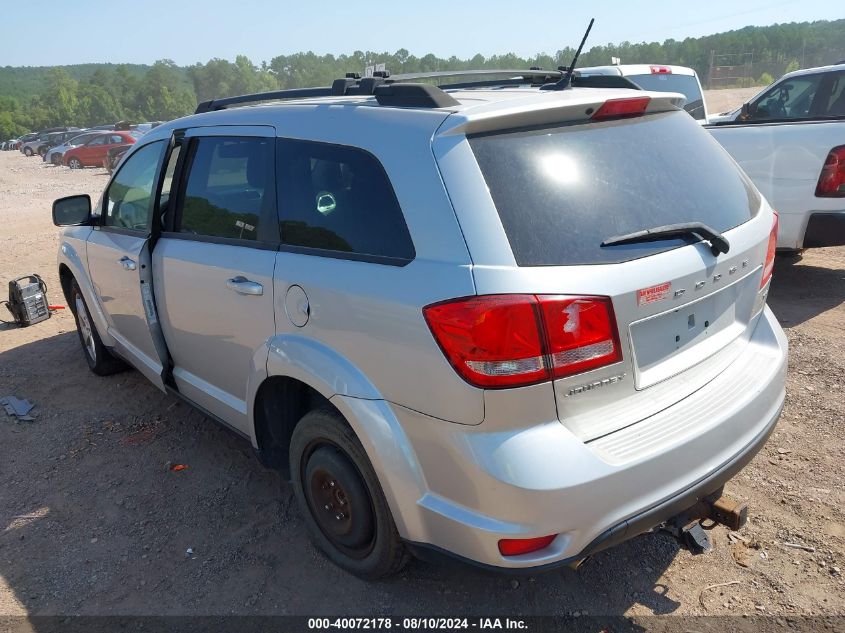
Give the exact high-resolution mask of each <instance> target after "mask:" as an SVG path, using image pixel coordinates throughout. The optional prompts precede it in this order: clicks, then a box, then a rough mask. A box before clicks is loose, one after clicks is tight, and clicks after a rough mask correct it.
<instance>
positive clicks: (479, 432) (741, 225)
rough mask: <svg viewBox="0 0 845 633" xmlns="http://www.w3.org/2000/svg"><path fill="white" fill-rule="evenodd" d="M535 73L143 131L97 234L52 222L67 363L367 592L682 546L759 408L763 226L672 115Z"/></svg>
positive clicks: (657, 98)
mask: <svg viewBox="0 0 845 633" xmlns="http://www.w3.org/2000/svg"><path fill="white" fill-rule="evenodd" d="M549 75H550V77H549V79H550V81H552V82H554V83H553V84H546V85H547V86H552V87H553V88H552V89H551V90H549V89H548V88H546V90H543V91H541V90H539V89H538V88H532V87H531V86H535V85H536V83H535V82H533V79H534V76H533V75H529V76H528V77H527V78H519V79H520V80H522V81H523V82H524V85H525V86H526V89H524V90H523V89H519V90H501V89H498V88H497V87H495V86H490V81H489V80H485V81H483V82H479V84H480V85H479V86H478V87H473V85H472V84H470V83H468V82H466V79H465V78H462V79H461V80H462V82H465V83H463V86H464V88H463V89H453V90H449V89H448V88H447V89H441V88H437V87H435V86H431V85H428V84H420V83H402V78H401V76H400V77H399V78H398V79H397V81H398V82H400V83H396V84H392V83H389V82H383V83H381V84H380V85H379V84H378V83H377V82H375V81H371V80H372V79H380V78H367V79H366V80H360V81H359V80H356V79H353V78H346V79H339V80H337V81H335V82H334V85H333V87H326V88H324V89H315V92H317V93H318V94H316V95H315V96H319V97H320V100H319V101H308V100H303V99H301V91H296V92H294V93H292V94H291V98H292V99H299V100H298V101H294V102H293V103H290V102H286V101H280V102H276V103H268V104H265V105H262V106H261V107H239V108H231V107H228V106H233V105H238V104H239V103H242V102H243V98H240V97H239V98H238V99H240V101H235V102H232V101H228V100H226V99H221V100H220V102H217V101H214V102H208V103H204V104H201V105H200V106H199V108H198V113H197V114H196V115H194V116H191V117H187V118H183V119H180V120H179V121H178V122H171V123H167V124H165V125H162V126H160V127H158V128H156V129H154V130H152V131H151V132H149V133H148V134H146V135H144V137H143V138H142V139H140V140H139V142H138V143H137V144H136V145H133V147H132V148H130V149H129V150H128V153H127V155H126V156H125V157H124V159H123V161H122V162H121V164H120V166H119V167H118V169H117V170H116V171H115V174H114V176H113V177H112V178H111V179H110V180H109V183H108V184H107V186H106V189H105V192H104V194H103V195H102V197H101V198H100V200H101V202H100V203H99V204H98V205H97V208H96V209H92V205H91V199H90V197H89V196H87V195H83V196H72V197H69V198H64V199H62V200H58V201H56V202H55V203H54V206H53V218H54V222H55V223H56V224H58V225H60V226H64V228H63V230H62V235H61V238H60V244H59V249H58V264H59V271H58V272H59V278H60V280H61V285H62V288H63V290H64V293H65V297H66V299H67V302H68V305H69V306H70V307H71V309H72V311H73V314H74V316H75V318H76V322H77V327H78V332H79V338H80V342H81V351H82V353H83V354H84V357H85V359H86V362H87V364H88V365H89V367H90V368H91V370H92V371H93V372H94V373H95V374H99V375H105V374H110V373H114V372H116V371H119V370H121V369H122V368H124V367H125V363H126V362H128V363H129V364H131V365H133V366H135V367H136V368H137V369H138V371H140V372H141V373H142V374H143V375H144V376H145V377H147V378H148V379H149V380H150V381H152V382H153V383H154V384H155V385H156V386H157V387H158V388H159V389H161V390H162V391H168V392H171V393H175V394H178V395H179V396H180V397H181V398H182V399H184V400H185V401H187V402H190V403H192V404H194V405H196V406H197V407H198V408H200V409H201V410H202V411H203V412H204V413H206V414H207V415H208V416H210V417H212V418H214V419H215V420H218V421H221V422H223V423H224V424H226V425H227V426H229V427H231V428H232V429H234V430H235V431H236V432H237V433H239V434H241V435H243V436H244V437H246V438H248V439H249V441H250V442H251V444H252V446H253V447H254V448H255V449H256V451H257V452H258V454H259V455H260V456H261V458H262V459H263V460H264V463H265V464H267V465H268V466H272V467H275V468H278V469H279V470H280V471H281V472H282V473H283V476H285V477H286V478H290V479H291V480H292V481H293V490H294V493H295V496H296V499H297V501H298V503H299V507H300V509H301V512H302V516H303V519H304V524H305V525H306V526H307V528H308V530H309V531H310V533H311V536H312V538H313V540H314V542H315V543H316V544H317V545H318V546H319V547H320V548H321V549H322V550H323V551H324V552H325V553H326V554H327V556H328V557H329V558H330V559H331V560H332V561H334V562H335V563H337V564H338V565H340V566H341V567H342V568H344V569H346V570H348V571H349V572H351V573H353V574H357V575H359V576H361V577H364V578H378V577H382V576H385V575H388V574H391V573H394V572H396V571H397V570H398V569H400V568H401V567H402V565H403V564H404V563H405V562H406V560H407V554H408V552H409V551H412V550H413V551H426V550H429V551H430V550H433V551H436V552H439V553H448V554H452V555H454V556H456V557H458V558H459V559H461V560H464V561H471V562H473V563H477V564H480V565H482V566H485V567H488V568H489V567H493V568H508V569H511V570H516V569H523V570H526V569H529V568H539V569H549V568H551V567H555V566H562V565H569V564H572V563H575V562H579V561H580V560H582V559H583V558H585V557H587V556H589V555H591V554H592V553H593V552H596V551H598V550H601V549H604V548H607V547H610V546H612V545H614V544H616V543H619V542H621V541H623V540H625V539H628V538H632V537H634V536H637V535H638V534H641V533H643V532H645V531H648V530H650V529H652V528H654V527H656V526H658V525H660V524H662V523H664V522H665V521H669V520H672V518H673V517H676V519H675V520H676V521H677V522H678V523H680V525H688V524H690V523H691V521H692V520H691V519H690V518H689V517H690V515H689V514H687V513H686V511H690V512H701V506H702V505H703V506H705V507H710V508H711V509H712V504H713V502H714V501H715V500H716V499H717V498H719V497H720V495H721V492H722V488H723V486H724V484H725V482H726V481H728V480H729V479H731V478H732V477H733V476H734V475H736V474H737V473H738V472H739V471H740V470H741V469H742V468H743V467H744V466H745V465H746V464H747V463H748V462H749V461H750V460H751V458H752V457H753V456H754V455H755V454H756V453H757V452H758V451H759V450H760V449H761V447H762V446H763V445H764V443H765V442H766V440H767V438H768V437H769V435H770V434H771V433H772V431H773V430H774V428H775V425H776V423H777V420H778V417H779V416H780V412H781V408H782V407H783V403H784V398H785V391H784V387H785V379H786V362H787V341H786V337H785V335H784V333H783V331H782V329H781V327H780V325H779V324H778V323H777V320H776V319H775V317H774V315H773V313H772V311H771V310H770V309H769V308H768V307H767V306H766V298H767V296H768V292H769V287H770V283H771V278H772V270H773V265H774V257H775V252H774V250H775V249H774V244H775V239H776V238H775V236H776V234H777V215H776V214H775V213H773V211H772V209H771V207H770V206H769V204H768V203H767V202H766V200H765V199H763V198H762V197H761V196H760V194H759V193H758V191H757V190H756V189H755V188H754V185H753V184H752V183H751V182H750V180H748V178H747V177H746V176H745V174H743V173H742V170H741V169H739V168H738V167H737V165H736V163H735V162H734V161H733V160H732V159H731V158H730V156H728V155H727V153H726V152H725V151H724V150H723V149H722V148H721V147H719V145H718V143H715V142H713V139H712V138H711V137H710V136H709V134H708V133H707V132H706V131H705V130H703V129H702V128H701V126H700V125H698V124H697V123H696V122H695V121H694V120H693V119H692V118H691V117H690V116H689V115H688V114H687V113H685V112H684V111H683V110H682V109H680V107H679V106H678V99H677V98H676V97H675V95H671V94H666V93H660V92H654V91H639V90H637V91H634V90H630V89H619V88H607V89H602V88H596V87H591V88H579V87H577V83H576V84H575V86H574V87H570V88H566V84H567V80H566V79H563V78H562V75H561V73H560V72H557V71H555V72H554V74H552V73H549ZM508 76H509V77H510V78H509V79H508V80H507V81H509V82H511V83H509V84H507V85H513V78H512V74H511V73H508ZM412 79H413V80H419V79H427V77H423V78H421V77H419V76H414V77H413V78H412ZM405 81H406V82H408V81H411V80H409V79H406V80H405ZM558 82H560V83H558ZM373 86H376V87H375V88H374V89H373ZM570 86H571V84H570ZM347 90H348V91H349V92H348V93H347ZM347 94H348V95H349V96H346V95H347ZM279 96H284V93H278V92H277V93H269V94H267V95H256V96H255V97H254V99H255V101H256V102H258V101H266V100H267V99H277V98H279ZM309 103H314V104H315V107H306V106H305V105H303V104H309ZM362 105H365V106H366V107H362ZM220 108H223V109H220ZM79 150H80V148H76V149H74V150H71V152H78V151H79ZM69 153H70V152H69ZM173 183H176V184H175V185H173ZM171 186H172V187H173V188H172V189H171ZM151 236H155V239H150V237H151ZM102 388H107V386H106V385H104V386H103V387H102ZM96 390H97V388H96V387H95V388H94V391H96ZM105 476H108V475H105ZM693 508H696V509H695V510H693ZM693 516H694V517H695V518H698V517H701V516H702V515H701V514H697V515H693ZM711 516H713V518H714V519H715V520H720V518H719V517H720V516H723V515H719V514H718V513H717V514H713V515H711ZM680 517H685V518H683V519H681V518H680ZM736 518H737V522H738V524H739V521H740V520H741V517H736ZM721 520H724V519H721ZM702 533H703V532H702Z"/></svg>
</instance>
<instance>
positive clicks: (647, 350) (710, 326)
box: [628, 275, 755, 389]
mask: <svg viewBox="0 0 845 633" xmlns="http://www.w3.org/2000/svg"><path fill="white" fill-rule="evenodd" d="M753 281H754V277H753V275H751V276H746V277H745V278H744V279H740V280H737V281H736V282H734V283H732V284H730V285H729V286H726V287H724V288H722V289H721V290H718V291H716V292H713V293H711V294H709V295H707V296H705V297H702V298H700V299H696V300H694V301H688V302H687V303H685V304H683V305H679V306H676V307H674V308H672V309H670V310H667V311H665V312H662V313H660V314H656V315H654V316H651V317H648V318H646V319H643V320H641V321H636V322H634V323H632V324H631V325H630V326H629V329H628V331H629V336H630V340H631V350H632V352H633V357H634V358H633V360H634V385H635V387H636V388H637V389H645V388H647V387H650V386H651V385H654V384H656V383H658V382H661V381H663V380H666V379H668V378H671V377H672V376H675V375H677V374H679V373H681V372H683V371H686V370H687V369H689V368H690V367H693V366H694V365H697V364H698V363H700V362H702V361H703V360H705V359H707V358H710V357H711V356H713V355H714V354H716V353H718V352H719V351H721V350H722V349H724V348H725V347H726V346H727V345H728V344H730V343H731V342H732V341H733V340H735V339H736V338H737V337H738V336H740V335H741V334H742V333H743V332H744V331H745V329H746V328H747V327H748V324H749V321H750V319H751V312H752V310H753V304H754V297H755V292H754V289H753V288H751V287H750V286H749V284H750V283H752V282H753Z"/></svg>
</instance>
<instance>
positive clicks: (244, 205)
mask: <svg viewBox="0 0 845 633" xmlns="http://www.w3.org/2000/svg"><path fill="white" fill-rule="evenodd" d="M188 161H189V164H188V176H187V179H186V181H185V184H184V195H183V202H182V205H181V206H182V211H181V214H180V219H179V228H178V231H180V232H181V233H186V234H190V235H198V236H205V237H216V238H228V239H235V240H248V241H260V242H274V241H275V242H276V243H277V244H278V228H277V225H276V213H275V191H274V178H273V140H272V139H266V138H233V137H207V138H200V139H194V140H192V141H191V148H190V154H189V159H188Z"/></svg>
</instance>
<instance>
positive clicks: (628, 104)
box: [590, 97, 651, 121]
mask: <svg viewBox="0 0 845 633" xmlns="http://www.w3.org/2000/svg"><path fill="white" fill-rule="evenodd" d="M650 101H651V97H632V98H628V99H608V100H607V101H605V102H604V103H603V104H601V106H600V107H599V109H598V110H596V111H595V112H594V113H593V116H592V117H590V118H591V119H592V120H593V121H601V120H602V119H616V118H621V117H632V116H640V115H641V114H643V113H644V112H645V111H646V108H647V107H648V104H649V102H650Z"/></svg>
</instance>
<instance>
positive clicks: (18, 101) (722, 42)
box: [0, 20, 845, 139]
mask: <svg viewBox="0 0 845 633" xmlns="http://www.w3.org/2000/svg"><path fill="white" fill-rule="evenodd" d="M713 51H715V52H716V53H718V54H746V55H748V54H749V53H750V56H749V57H750V58H751V59H753V67H754V68H758V69H760V72H759V73H756V74H755V75H754V77H753V78H752V80H753V81H754V83H759V84H761V85H762V84H765V83H769V82H771V81H772V80H773V79H774V78H776V77H777V76H779V75H780V74H782V73H783V72H786V71H787V70H792V69H795V68H798V67H805V68H807V67H812V66H820V65H824V64H830V63H833V62H836V61H839V60H841V59H845V20H835V21H827V20H822V21H817V22H801V23H791V24H776V25H773V26H767V27H754V26H749V27H745V28H743V29H739V30H735V31H728V32H725V33H719V34H715V35H709V36H705V37H699V38H686V39H684V40H682V41H677V40H672V39H668V40H665V41H664V42H663V43H659V42H650V43H646V42H642V43H631V42H621V43H619V44H608V45H600V46H593V47H592V48H590V49H589V50H588V51H587V52H585V53H583V54H582V56H581V59H580V61H579V64H578V65H579V66H595V65H605V64H609V63H610V61H611V57H619V58H621V60H622V63H625V64H636V63H657V64H679V65H683V66H690V67H692V68H694V69H695V70H696V71H697V72H698V74H699V76H700V77H701V78H702V81H704V82H706V79H707V76H708V71H709V69H710V59H711V53H712V52H713ZM574 52H575V51H574V48H573V47H571V46H567V47H564V48H562V49H560V50H558V51H556V52H555V53H553V54H548V53H541V54H537V55H534V56H532V57H528V58H524V57H520V56H518V55H514V54H512V53H508V54H503V55H493V56H490V57H485V56H483V55H475V56H474V57H471V58H469V59H460V58H458V57H455V56H452V57H449V58H441V57H437V56H435V55H433V54H428V55H424V56H422V57H417V56H415V55H412V54H411V53H410V52H409V51H407V50H406V49H399V50H398V51H396V52H394V53H389V52H381V53H379V52H371V51H370V52H365V51H355V52H353V53H352V54H342V55H332V54H326V55H318V54H316V53H313V52H306V53H294V54H291V55H279V56H277V57H274V58H273V59H271V60H270V62H269V63H268V62H261V63H260V64H258V65H256V64H254V63H253V62H252V61H251V60H250V59H249V58H248V57H246V56H243V55H239V56H238V57H237V58H236V59H235V60H234V62H232V61H228V60H224V59H212V60H209V61H208V62H206V63H205V64H201V63H197V64H194V65H192V66H187V67H179V66H177V65H176V64H175V63H173V62H172V61H170V60H159V61H157V62H156V63H155V64H153V65H152V66H143V65H129V64H123V65H115V64H95V65H91V64H87V65H79V66H67V67H63V66H56V67H49V68H10V67H6V68H0V139H4V138H10V137H14V136H18V135H20V134H23V133H25V132H27V131H30V130H38V129H43V128H45V127H51V126H54V125H77V126H80V127H82V126H89V125H98V124H102V123H113V122H115V121H120V120H130V121H135V122H140V121H155V120H169V119H173V118H177V117H180V116H183V115H186V114H189V113H191V112H193V110H194V109H195V107H196V105H197V102H198V101H205V100H207V99H212V98H215V97H224V96H231V95H237V94H245V93H250V92H261V91H266V90H277V89H280V88H298V87H308V86H325V85H330V84H331V82H332V80H334V79H336V78H338V77H343V76H344V74H345V73H347V72H363V70H364V68H365V67H366V66H370V65H373V64H376V63H382V64H385V66H386V67H387V69H388V70H390V71H391V72H392V73H394V74H397V73H405V72H428V71H448V70H466V69H490V68H508V69H518V68H528V67H530V66H539V67H541V68H548V69H553V68H557V67H558V66H564V65H567V64H569V62H570V60H571V59H572V56H573V54H574ZM39 85H40V91H37V92H36V93H35V94H28V93H29V92H30V91H32V90H36V87H37V86H39Z"/></svg>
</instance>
